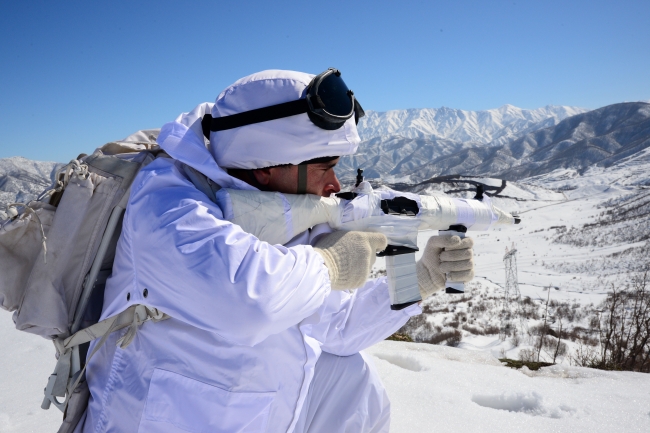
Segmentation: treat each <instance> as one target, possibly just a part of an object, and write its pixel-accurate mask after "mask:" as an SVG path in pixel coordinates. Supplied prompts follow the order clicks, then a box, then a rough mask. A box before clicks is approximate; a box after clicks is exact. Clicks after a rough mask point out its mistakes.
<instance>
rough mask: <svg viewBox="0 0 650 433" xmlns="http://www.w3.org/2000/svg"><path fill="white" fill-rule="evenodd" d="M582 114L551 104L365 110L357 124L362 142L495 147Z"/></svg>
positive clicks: (575, 110)
mask: <svg viewBox="0 0 650 433" xmlns="http://www.w3.org/2000/svg"><path fill="white" fill-rule="evenodd" d="M586 111H588V110H587V109H584V108H578V107H566V106H554V105H548V106H546V107H542V108H536V109H534V110H528V109H524V108H518V107H515V106H512V105H504V106H502V107H499V108H495V109H492V110H483V111H467V110H458V109H454V108H447V107H442V108H420V109H409V110H391V111H386V112H377V111H370V110H369V111H367V112H366V116H365V117H363V118H361V120H360V121H359V135H360V137H361V139H362V140H370V139H372V138H376V137H394V136H399V137H403V138H426V139H432V140H436V139H443V140H451V141H456V142H459V143H480V144H488V143H491V145H494V146H496V145H500V144H505V143H506V142H507V141H509V140H510V139H513V138H517V137H520V136H522V135H523V134H526V133H528V132H532V131H536V130H538V129H542V128H546V127H549V126H554V125H557V124H558V123H559V122H560V121H562V120H564V119H566V118H567V117H571V116H574V115H576V114H580V113H584V112H586Z"/></svg>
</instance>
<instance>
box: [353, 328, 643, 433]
mask: <svg viewBox="0 0 650 433" xmlns="http://www.w3.org/2000/svg"><path fill="white" fill-rule="evenodd" d="M366 353H367V354H370V355H372V359H373V361H374V364H375V366H376V367H377V369H378V371H379V374H380V376H381V378H382V380H383V382H384V385H385V386H386V388H387V390H388V394H389V396H390V399H391V405H392V406H391V410H392V421H391V432H393V433H406V432H409V433H410V432H454V433H458V432H463V431H467V432H498V433H507V432H518V433H520V432H551V431H566V432H569V431H571V432H590V433H597V432H608V433H610V432H616V431H620V432H647V431H650V375H647V374H641V373H629V372H605V371H600V370H593V369H587V368H581V367H569V366H553V367H546V368H542V369H541V370H539V371H538V372H533V371H530V370H528V369H522V370H523V371H522V370H514V369H510V368H508V367H505V366H502V365H501V363H500V362H499V361H498V360H497V359H496V358H494V357H492V356H490V355H488V354H485V353H482V352H472V351H466V350H462V349H457V348H452V347H447V346H434V345H429V344H417V343H402V342H395V341H384V342H382V343H380V344H377V345H376V346H373V347H372V348H370V349H368V350H366Z"/></svg>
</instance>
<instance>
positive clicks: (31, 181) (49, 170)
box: [0, 156, 63, 210]
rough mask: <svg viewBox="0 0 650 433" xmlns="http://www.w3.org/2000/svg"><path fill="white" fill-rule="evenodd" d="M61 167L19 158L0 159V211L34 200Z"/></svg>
mask: <svg viewBox="0 0 650 433" xmlns="http://www.w3.org/2000/svg"><path fill="white" fill-rule="evenodd" d="M62 165H63V164H60V163H56V162H42V161H32V160H29V159H27V158H23V157H21V156H15V157H12V158H2V159H0V210H2V207H3V205H5V204H8V203H26V202H28V201H30V200H33V199H35V198H36V197H37V196H38V195H39V194H40V193H42V192H43V191H44V190H45V189H46V188H47V187H48V186H50V185H51V184H52V181H53V180H54V174H55V172H56V170H58V169H59V167H61V166H62Z"/></svg>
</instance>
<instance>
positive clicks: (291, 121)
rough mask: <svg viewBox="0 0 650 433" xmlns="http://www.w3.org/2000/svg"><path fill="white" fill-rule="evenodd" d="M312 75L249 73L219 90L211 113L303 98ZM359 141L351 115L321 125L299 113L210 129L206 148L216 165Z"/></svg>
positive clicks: (339, 149)
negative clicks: (338, 123)
mask: <svg viewBox="0 0 650 433" xmlns="http://www.w3.org/2000/svg"><path fill="white" fill-rule="evenodd" d="M313 77H314V75H311V74H306V73H303V72H295V71H282V70H268V71H262V72H258V73H256V74H253V75H249V76H248V77H244V78H242V79H240V80H238V81H237V82H235V83H234V84H232V85H231V86H229V87H227V88H226V89H225V90H224V91H223V92H221V94H220V95H219V97H218V98H217V100H216V102H215V104H214V106H213V107H212V113H211V114H212V117H215V118H216V117H223V116H229V115H232V114H237V113H241V112H243V111H249V110H254V109H256V108H262V107H268V106H270V105H275V104H281V103H283V102H289V101H294V100H296V99H300V98H304V97H305V93H306V89H307V86H308V85H309V83H310V82H311V80H312V78H313ZM360 141H361V140H360V139H359V134H358V133H357V126H356V124H355V122H354V118H351V119H349V120H348V121H347V122H345V124H344V126H343V127H341V128H339V129H337V130H334V131H326V130H324V129H321V128H319V127H317V126H316V125H314V124H313V123H312V122H311V120H309V116H307V114H306V113H304V114H298V115H296V116H290V117H285V118H281V119H276V120H271V121H268V122H262V123H254V124H251V125H246V126H242V127H239V128H234V129H228V130H225V131H218V132H212V133H211V135H210V146H209V148H210V152H211V153H212V156H213V157H214V159H215V160H216V161H217V164H219V166H221V167H224V168H244V169H253V168H263V167H270V166H274V165H280V164H299V163H301V162H303V161H307V160H310V159H314V158H320V157H323V156H342V155H351V154H353V153H355V152H356V150H357V146H358V144H359V142H360Z"/></svg>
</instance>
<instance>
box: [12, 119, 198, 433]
mask: <svg viewBox="0 0 650 433" xmlns="http://www.w3.org/2000/svg"><path fill="white" fill-rule="evenodd" d="M158 132H159V130H143V131H138V132H137V133H135V134H133V135H131V136H129V137H127V138H126V139H124V140H122V141H116V142H111V143H108V144H105V145H104V146H102V147H100V148H98V149H96V150H95V151H94V152H93V153H92V154H91V155H80V156H79V157H78V158H77V159H75V160H72V161H71V162H70V163H69V164H68V165H66V166H64V167H63V168H61V169H60V170H58V171H57V174H56V176H55V180H54V184H53V185H52V187H51V188H49V189H48V190H46V191H45V192H43V193H42V194H41V195H40V196H39V197H38V198H37V199H36V200H33V201H30V202H29V203H26V204H23V203H14V204H11V205H9V206H8V208H7V212H6V213H4V212H3V213H0V219H2V218H3V217H6V219H4V220H2V221H0V269H1V272H0V274H1V275H2V278H0V306H1V307H2V308H3V309H5V310H8V311H10V312H13V320H14V323H15V325H16V328H17V329H19V330H21V331H25V332H30V333H33V334H37V335H40V336H42V337H45V338H47V339H51V340H52V341H53V342H54V346H55V348H56V355H57V364H56V367H55V369H54V372H53V373H52V375H50V377H49V379H48V382H47V386H46V388H45V397H44V400H43V404H42V405H41V407H42V408H43V409H49V407H50V405H51V404H54V405H55V406H56V407H57V408H59V409H60V410H61V411H63V413H64V420H63V424H62V426H61V428H60V429H59V432H60V433H65V432H72V431H73V430H74V428H75V427H76V425H77V423H78V422H79V420H80V418H81V416H82V415H83V413H84V411H85V408H86V406H87V404H88V398H89V395H90V393H89V390H88V386H87V384H86V382H85V376H84V372H85V365H86V361H87V360H88V359H89V358H90V357H91V356H92V355H93V354H94V352H93V353H90V354H88V348H89V345H90V341H92V340H94V339H97V338H101V340H100V341H99V343H98V344H97V345H96V346H95V351H96V350H97V349H99V348H100V347H101V345H102V344H103V343H104V341H105V340H106V338H107V337H108V336H109V335H110V334H111V333H112V332H114V331H117V330H119V329H123V328H126V327H129V329H128V331H127V333H126V334H125V335H124V337H122V338H121V339H120V341H119V342H118V343H119V344H120V345H121V347H126V346H128V345H129V343H130V342H131V341H132V340H133V337H134V336H135V332H136V330H137V327H138V326H139V325H140V324H142V323H143V322H144V321H146V320H153V321H159V320H164V319H166V318H168V316H167V315H165V314H163V313H162V312H160V311H158V310H156V309H154V308H151V307H147V306H144V305H134V306H131V307H130V308H128V309H127V310H125V311H123V312H122V313H120V314H118V315H116V316H113V317H110V318H108V319H105V320H103V321H101V322H99V323H98V319H99V317H100V315H101V311H102V307H103V298H104V287H105V284H106V280H107V279H108V277H109V276H110V274H111V271H112V266H113V260H114V257H115V250H116V246H117V241H118V238H119V236H120V234H121V231H122V219H123V216H124V211H125V208H126V205H127V203H128V199H129V193H130V187H131V183H132V182H133V179H134V178H135V176H136V175H137V173H138V172H139V170H140V169H141V168H142V167H144V166H146V165H147V164H149V163H150V162H151V161H153V160H154V159H155V158H157V157H165V156H167V155H166V154H165V153H164V152H163V151H162V150H161V149H160V148H159V147H158V145H157V144H156V142H155V140H156V137H157V135H158ZM189 170H190V169H189V167H187V168H186V171H189ZM192 175H193V176H194V180H193V181H196V182H203V183H204V184H205V177H204V176H203V178H201V176H202V175H200V174H199V173H198V172H194V173H192ZM197 179H198V180H197ZM60 399H63V400H60Z"/></svg>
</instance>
